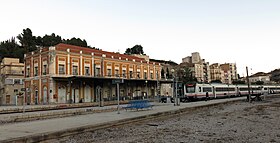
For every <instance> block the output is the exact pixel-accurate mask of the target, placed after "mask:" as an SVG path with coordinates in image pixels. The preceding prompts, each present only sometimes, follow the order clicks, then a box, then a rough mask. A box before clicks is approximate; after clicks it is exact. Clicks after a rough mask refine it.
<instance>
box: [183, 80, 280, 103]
mask: <svg viewBox="0 0 280 143" xmlns="http://www.w3.org/2000/svg"><path fill="white" fill-rule="evenodd" d="M207 92H208V95H209V98H221V97H232V96H247V95H249V88H248V85H245V84H244V85H231V84H201V83H194V84H186V85H185V86H184V95H185V96H184V97H182V98H184V99H188V100H192V99H200V98H205V97H206V93H207ZM264 93H266V94H273V93H280V86H279V85H264V86H262V85H250V94H251V95H262V94H264Z"/></svg>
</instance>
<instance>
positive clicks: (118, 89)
mask: <svg viewBox="0 0 280 143" xmlns="http://www.w3.org/2000/svg"><path fill="white" fill-rule="evenodd" d="M117 95H118V114H120V83H119V82H117Z"/></svg>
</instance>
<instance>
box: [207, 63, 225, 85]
mask: <svg viewBox="0 0 280 143" xmlns="http://www.w3.org/2000/svg"><path fill="white" fill-rule="evenodd" d="M210 77H211V81H217V80H219V81H221V82H222V81H224V80H225V79H224V71H223V70H222V69H221V66H220V64H219V63H214V64H212V65H210Z"/></svg>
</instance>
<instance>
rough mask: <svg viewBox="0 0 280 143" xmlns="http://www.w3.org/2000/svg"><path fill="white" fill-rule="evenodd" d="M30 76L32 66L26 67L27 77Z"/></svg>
mask: <svg viewBox="0 0 280 143" xmlns="http://www.w3.org/2000/svg"><path fill="white" fill-rule="evenodd" d="M29 76H30V68H27V69H26V77H29Z"/></svg>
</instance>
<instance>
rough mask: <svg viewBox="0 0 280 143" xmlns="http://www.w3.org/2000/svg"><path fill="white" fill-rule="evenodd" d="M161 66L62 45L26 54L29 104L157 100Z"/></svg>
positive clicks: (122, 55)
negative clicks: (118, 94) (117, 87)
mask: <svg viewBox="0 0 280 143" xmlns="http://www.w3.org/2000/svg"><path fill="white" fill-rule="evenodd" d="M160 71H161V65H160V64H159V63H157V62H149V61H147V60H145V59H144V58H139V57H135V56H129V55H124V54H119V53H113V52H106V51H102V50H96V49H91V48H85V47H79V46H73V45H67V44H58V45H56V46H53V47H46V48H42V49H41V50H39V51H34V52H32V53H29V54H26V55H25V88H26V102H27V103H28V104H50V103H78V102H100V101H111V100H116V99H117V92H116V91H117V90H116V84H115V83H116V82H121V84H120V97H121V99H123V100H125V99H135V98H153V97H154V96H155V95H156V92H157V87H158V85H157V84H158V80H159V79H161V77H160Z"/></svg>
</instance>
